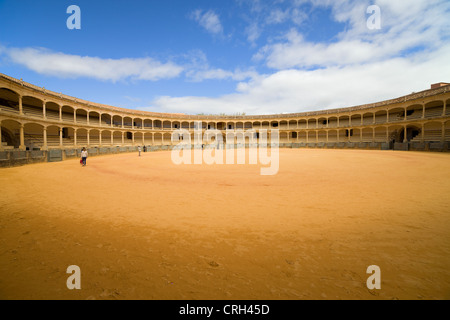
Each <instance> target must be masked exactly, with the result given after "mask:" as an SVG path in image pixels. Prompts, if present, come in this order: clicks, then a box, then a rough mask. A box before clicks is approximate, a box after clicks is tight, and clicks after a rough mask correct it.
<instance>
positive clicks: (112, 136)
mask: <svg viewBox="0 0 450 320" xmlns="http://www.w3.org/2000/svg"><path fill="white" fill-rule="evenodd" d="M113 145H114V132H112V131H111V146H113Z"/></svg>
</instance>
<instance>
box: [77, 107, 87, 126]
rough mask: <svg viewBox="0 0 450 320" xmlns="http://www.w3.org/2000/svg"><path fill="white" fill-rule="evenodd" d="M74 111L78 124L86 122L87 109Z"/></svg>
mask: <svg viewBox="0 0 450 320" xmlns="http://www.w3.org/2000/svg"><path fill="white" fill-rule="evenodd" d="M75 113H76V117H77V118H76V119H77V123H80V124H87V115H88V113H87V111H86V110H84V109H77V110H76V111H75Z"/></svg>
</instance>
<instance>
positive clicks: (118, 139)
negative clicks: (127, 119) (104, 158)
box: [113, 119, 122, 147]
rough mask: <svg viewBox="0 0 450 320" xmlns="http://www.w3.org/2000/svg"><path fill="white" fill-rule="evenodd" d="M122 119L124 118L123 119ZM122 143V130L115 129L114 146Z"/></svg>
mask: <svg viewBox="0 0 450 320" xmlns="http://www.w3.org/2000/svg"><path fill="white" fill-rule="evenodd" d="M121 121H122V119H121ZM121 145H122V132H121V131H114V132H113V146H115V147H119V146H121Z"/></svg>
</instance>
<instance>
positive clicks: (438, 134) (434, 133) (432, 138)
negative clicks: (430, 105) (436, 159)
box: [423, 121, 442, 142]
mask: <svg viewBox="0 0 450 320" xmlns="http://www.w3.org/2000/svg"><path fill="white" fill-rule="evenodd" d="M423 139H424V141H427V142H439V141H441V140H442V123H441V122H436V121H434V122H428V123H425V125H424V134H423Z"/></svg>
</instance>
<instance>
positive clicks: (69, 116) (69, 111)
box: [61, 106, 75, 122]
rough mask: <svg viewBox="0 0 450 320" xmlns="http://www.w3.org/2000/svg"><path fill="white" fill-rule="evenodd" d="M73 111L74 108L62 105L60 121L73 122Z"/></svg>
mask: <svg viewBox="0 0 450 320" xmlns="http://www.w3.org/2000/svg"><path fill="white" fill-rule="evenodd" d="M74 111H75V109H74V108H72V107H71V106H62V108H61V113H62V121H64V122H74V114H75V113H74Z"/></svg>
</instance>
